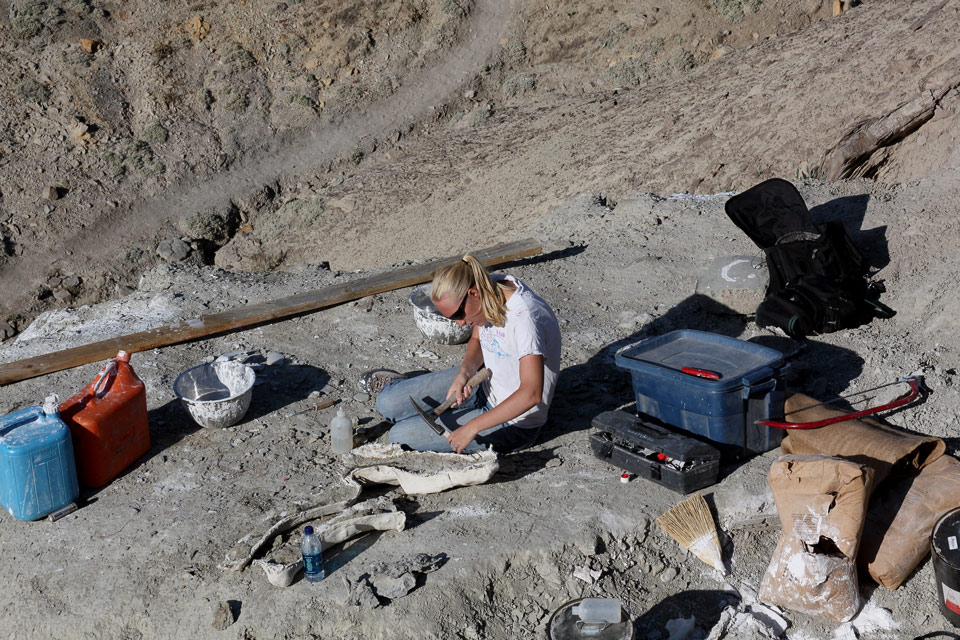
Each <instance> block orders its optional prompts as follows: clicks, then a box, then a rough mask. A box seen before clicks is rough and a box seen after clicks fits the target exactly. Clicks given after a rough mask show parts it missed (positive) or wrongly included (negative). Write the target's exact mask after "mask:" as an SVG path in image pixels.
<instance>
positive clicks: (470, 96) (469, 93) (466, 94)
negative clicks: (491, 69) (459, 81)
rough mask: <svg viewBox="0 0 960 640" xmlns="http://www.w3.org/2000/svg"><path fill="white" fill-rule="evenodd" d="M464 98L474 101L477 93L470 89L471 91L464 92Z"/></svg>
mask: <svg viewBox="0 0 960 640" xmlns="http://www.w3.org/2000/svg"><path fill="white" fill-rule="evenodd" d="M463 97H464V98H467V99H468V100H472V99H473V98H475V97H477V92H476V91H474V90H473V89H470V90H469V91H464V93H463Z"/></svg>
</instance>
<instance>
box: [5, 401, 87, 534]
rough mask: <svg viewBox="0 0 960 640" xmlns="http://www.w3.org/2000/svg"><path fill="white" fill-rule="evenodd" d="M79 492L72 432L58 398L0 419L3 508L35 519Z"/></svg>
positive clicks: (68, 502) (53, 509)
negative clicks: (63, 416)
mask: <svg viewBox="0 0 960 640" xmlns="http://www.w3.org/2000/svg"><path fill="white" fill-rule="evenodd" d="M79 495H80V489H79V486H78V484H77V467H76V462H75V461H74V457H73V442H72V440H71V439H70V430H69V429H68V428H67V425H66V424H64V422H63V420H61V419H60V416H59V413H58V411H57V405H56V403H55V402H48V403H45V404H44V406H43V407H29V408H27V409H21V410H20V411H15V412H13V413H10V414H8V415H6V416H3V417H2V418H0V506H2V507H3V508H4V509H5V510H6V511H7V512H8V513H9V514H10V515H11V516H13V517H14V518H16V519H18V520H36V519H37V518H42V517H44V516H45V515H47V514H49V513H52V512H54V511H57V510H58V509H61V508H63V507H65V506H67V505H68V504H70V503H71V502H76V500H77V498H78V497H79Z"/></svg>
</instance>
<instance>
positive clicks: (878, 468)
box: [780, 393, 946, 484]
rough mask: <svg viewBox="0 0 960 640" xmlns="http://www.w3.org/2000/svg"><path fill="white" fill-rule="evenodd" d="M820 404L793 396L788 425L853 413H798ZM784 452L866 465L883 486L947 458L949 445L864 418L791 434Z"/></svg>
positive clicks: (782, 445)
mask: <svg viewBox="0 0 960 640" xmlns="http://www.w3.org/2000/svg"><path fill="white" fill-rule="evenodd" d="M818 403H819V401H817V400H814V399H813V398H811V397H810V396H805V395H803V394H802V393H795V394H793V395H792V396H790V397H789V398H787V399H786V402H785V403H784V412H786V414H787V421H788V422H813V421H815V420H823V419H824V418H832V417H834V416H839V415H844V414H847V413H849V412H848V411H842V410H840V409H835V408H833V407H827V406H824V405H821V406H818V407H812V408H810V409H803V410H801V411H797V409H801V408H802V407H810V406H811V405H815V404H818ZM793 412H796V413H793ZM780 448H781V450H782V451H783V453H785V454H788V455H807V454H820V455H824V456H835V457H839V458H846V459H847V460H852V461H854V462H859V463H861V464H865V465H867V466H869V467H871V468H872V469H873V470H874V476H873V482H874V483H875V484H879V483H880V482H882V481H883V479H884V478H886V477H887V475H889V474H891V473H893V474H894V475H902V474H907V475H913V473H914V472H915V471H916V470H918V469H922V468H923V467H925V466H926V465H928V464H930V463H931V462H933V461H934V460H936V459H937V458H939V457H940V456H941V455H943V452H944V451H945V450H946V445H945V444H944V443H943V440H941V439H940V438H934V437H932V436H921V435H916V434H912V433H907V432H906V431H901V430H900V429H897V428H895V427H891V426H888V425H885V424H882V423H880V422H877V421H876V420H872V419H870V418H863V419H862V420H847V421H845V422H837V423H835V424H831V425H827V426H825V427H820V428H819V429H801V430H796V431H788V432H787V437H786V438H784V440H783V442H781V443H780Z"/></svg>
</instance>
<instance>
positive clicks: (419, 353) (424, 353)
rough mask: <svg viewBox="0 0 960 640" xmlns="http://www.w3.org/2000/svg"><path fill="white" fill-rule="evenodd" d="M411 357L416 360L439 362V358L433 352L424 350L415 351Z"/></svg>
mask: <svg viewBox="0 0 960 640" xmlns="http://www.w3.org/2000/svg"><path fill="white" fill-rule="evenodd" d="M413 355H414V356H416V357H417V358H426V359H427V360H439V359H440V356H439V355H437V354H436V353H434V352H433V351H427V350H426V349H417V350H416V351H414V352H413Z"/></svg>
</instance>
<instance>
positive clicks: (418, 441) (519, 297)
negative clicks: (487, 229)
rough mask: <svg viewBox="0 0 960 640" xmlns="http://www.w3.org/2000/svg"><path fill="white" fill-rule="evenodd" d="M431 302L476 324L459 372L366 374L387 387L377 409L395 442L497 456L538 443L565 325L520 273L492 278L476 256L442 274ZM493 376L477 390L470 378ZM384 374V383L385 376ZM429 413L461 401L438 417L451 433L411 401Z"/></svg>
mask: <svg viewBox="0 0 960 640" xmlns="http://www.w3.org/2000/svg"><path fill="white" fill-rule="evenodd" d="M430 298H431V299H432V300H433V303H434V305H436V307H437V310H438V311H439V312H440V313H441V314H443V315H444V316H446V317H447V318H449V319H451V320H454V321H455V322H456V323H457V324H458V325H460V326H464V325H468V326H471V327H473V333H472V335H471V336H470V341H469V342H468V343H467V352H466V354H465V355H464V358H463V362H462V363H461V364H460V366H459V367H451V368H450V369H445V370H443V371H437V372H434V373H427V374H423V375H419V376H415V377H406V376H403V375H401V374H398V373H396V372H389V371H387V370H384V369H381V370H377V371H372V372H369V373H367V374H365V377H366V380H361V382H362V383H366V386H367V388H368V389H370V390H372V391H376V387H377V386H379V385H381V384H382V385H384V386H383V388H382V390H381V391H380V393H379V394H378V395H377V411H378V412H379V413H380V414H381V415H382V416H383V417H385V418H387V419H388V420H391V421H393V422H394V423H395V424H394V425H393V427H392V428H391V429H390V434H389V438H390V442H393V443H396V444H404V445H407V446H408V447H410V448H412V449H415V450H417V451H441V452H442V451H449V450H450V449H453V450H454V451H455V452H457V453H463V452H465V453H474V452H477V451H482V450H483V449H485V448H486V447H487V446H492V447H493V449H494V450H495V451H497V452H498V453H506V452H509V451H518V450H520V449H526V448H527V447H529V446H531V445H532V444H534V443H535V442H536V440H537V437H538V436H539V434H540V428H541V427H542V426H543V424H544V423H545V422H546V420H547V411H548V409H549V407H550V401H551V400H552V399H553V391H554V388H555V387H556V383H557V374H558V373H559V371H560V326H559V324H558V323H557V317H556V316H555V315H554V313H553V310H552V309H551V308H550V306H549V305H548V304H547V303H546V302H544V301H543V299H542V298H540V297H539V296H538V295H536V294H535V293H534V292H533V291H531V290H530V289H529V288H528V287H527V286H526V285H524V284H523V283H522V282H520V281H519V280H517V279H516V278H514V277H513V276H501V275H494V276H491V275H490V274H488V273H487V271H486V269H484V268H483V265H482V264H480V263H479V262H478V261H477V260H476V259H475V258H474V257H473V256H465V257H464V258H463V260H461V261H459V262H456V263H454V264H452V265H449V266H446V267H443V268H441V269H439V270H438V271H437V272H436V273H435V274H434V276H433V285H432V289H431V292H430ZM484 366H485V367H486V368H487V369H489V370H490V373H491V376H490V378H489V379H487V380H485V381H484V382H482V383H481V384H480V386H479V387H477V388H471V387H470V386H468V385H467V381H468V380H469V379H470V378H472V377H473V375H474V374H475V373H477V372H478V371H479V370H480V369H482V368H483V367H484ZM378 377H379V379H378ZM411 397H412V398H414V399H415V400H417V402H418V404H419V405H420V407H421V408H422V409H424V410H425V411H428V412H429V411H430V410H431V409H433V408H434V407H437V406H439V405H440V404H442V403H443V401H444V400H446V399H447V398H451V397H455V400H454V403H453V404H452V405H451V406H452V408H451V409H450V410H449V411H447V412H445V413H444V414H443V415H441V416H440V417H438V418H437V421H438V422H442V423H443V424H445V425H446V426H447V428H448V429H450V432H449V433H447V434H446V436H445V437H444V436H439V435H437V434H436V433H435V432H434V431H433V430H432V429H431V428H430V427H429V426H428V425H427V423H426V422H424V420H423V418H421V417H420V416H419V415H418V414H417V413H416V411H415V410H414V408H413V406H412V405H411V403H410V398H411Z"/></svg>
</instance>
